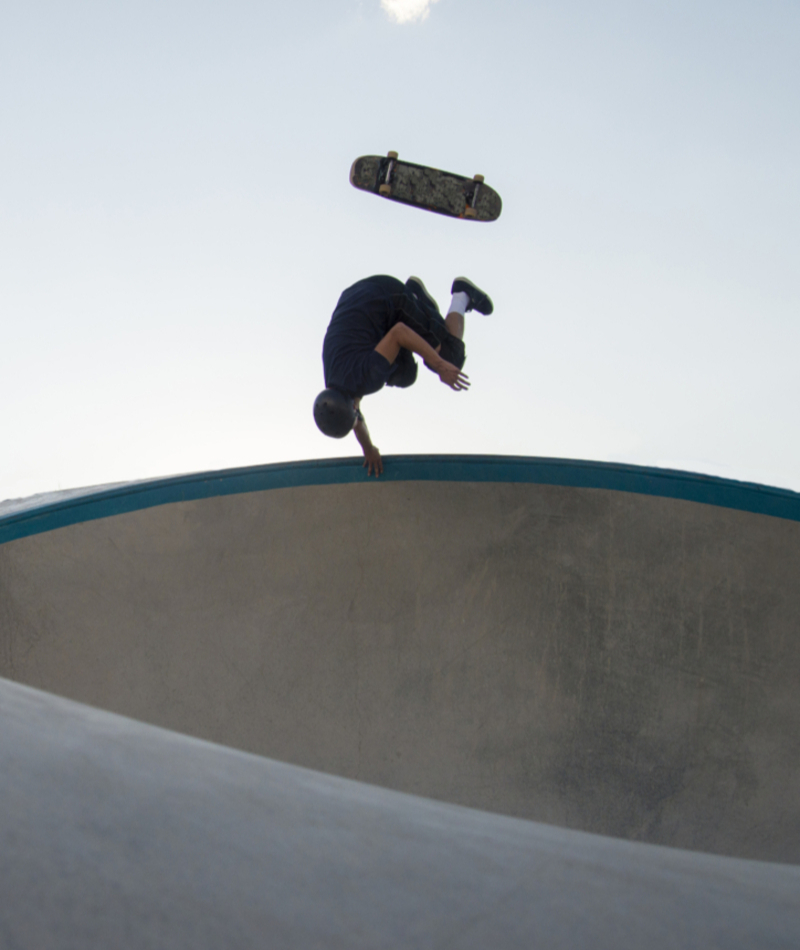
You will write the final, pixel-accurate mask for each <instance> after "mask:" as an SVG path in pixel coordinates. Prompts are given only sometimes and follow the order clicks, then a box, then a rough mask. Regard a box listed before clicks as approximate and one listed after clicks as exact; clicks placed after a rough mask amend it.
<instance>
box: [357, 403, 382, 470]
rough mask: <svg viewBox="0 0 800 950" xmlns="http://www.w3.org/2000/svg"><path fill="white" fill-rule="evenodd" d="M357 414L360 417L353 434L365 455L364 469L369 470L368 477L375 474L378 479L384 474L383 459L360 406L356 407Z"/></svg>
mask: <svg viewBox="0 0 800 950" xmlns="http://www.w3.org/2000/svg"><path fill="white" fill-rule="evenodd" d="M359 402H360V400H359ZM356 412H357V413H358V415H357V417H356V424H355V425H354V426H353V434H354V435H355V437H356V438H357V439H358V444H359V445H360V446H361V449H362V451H363V453H364V468H366V470H367V475H372V474H373V472H374V473H375V477H376V478H377V477H378V476H379V475H381V474H382V473H383V459H382V458H381V453H380V451H379V449H378V447H377V446H376V445H373V444H372V439H371V438H370V437H369V429H368V428H367V423H366V421H365V419H364V417H363V416H362V415H361V412H360V411H359V408H358V405H356Z"/></svg>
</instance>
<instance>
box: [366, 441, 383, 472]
mask: <svg viewBox="0 0 800 950" xmlns="http://www.w3.org/2000/svg"><path fill="white" fill-rule="evenodd" d="M364 468H365V469H366V470H367V476H370V475H374V476H375V478H377V477H378V476H379V475H382V474H383V459H382V458H381V453H380V452H379V451H378V448H377V446H375V445H371V446H369V448H366V449H364Z"/></svg>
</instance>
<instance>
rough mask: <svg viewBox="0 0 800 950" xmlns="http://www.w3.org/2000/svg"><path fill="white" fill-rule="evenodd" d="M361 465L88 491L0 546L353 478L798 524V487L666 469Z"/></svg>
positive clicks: (491, 460)
mask: <svg viewBox="0 0 800 950" xmlns="http://www.w3.org/2000/svg"><path fill="white" fill-rule="evenodd" d="M362 463H363V459H361V458H343V459H319V460H314V461H303V462H281V463H277V464H272V465H254V466H250V467H248V468H231V469H224V470H222V471H218V472H197V473H195V474H192V475H176V476H172V477H169V478H158V479H152V480H148V481H140V482H131V483H129V484H125V485H117V486H115V487H113V488H107V489H102V488H101V489H87V490H86V494H85V495H80V494H78V495H74V494H72V495H71V496H70V497H69V498H65V499H61V500H55V501H46V502H43V503H42V504H41V505H40V506H36V507H33V508H28V509H25V510H18V511H16V512H12V513H9V514H7V515H0V544H3V543H5V542H7V541H14V540H16V539H18V538H24V537H28V536H29V535H33V534H40V533H42V532H45V531H53V530H54V529H56V528H63V527H66V526H67V525H71V524H78V523H80V522H83V521H93V520H95V519H97V518H108V517H110V516H112V515H120V514H125V513H127V512H131V511H140V510H142V509H144V508H153V507H155V506H157V505H169V504H173V503H174V502H179V501H196V500H198V499H201V498H215V497H218V496H221V495H237V494H241V493H243V492H254V491H268V490H270V489H273V488H297V487H299V486H305V485H342V484H351V483H357V482H363V483H371V486H372V489H373V490H378V489H379V487H380V485H381V484H382V483H385V482H399V481H443V482H521V483H529V484H537V485H561V486H566V487H570V488H601V489H606V490H610V491H627V492H633V493H635V494H639V495H655V496H657V497H660V498H676V499H681V500H683V501H694V502H699V503H700V504H704V505H716V506H718V507H722V508H733V509H736V510H738V511H749V512H753V513H755V514H760V515H771V516H772V517H775V518H785V519H788V520H790V521H800V494H798V493H797V492H793V491H788V490H786V489H781V488H769V487H767V486H764V485H756V484H752V483H749V482H737V481H732V480H730V479H726V478H717V477H715V476H712V475H693V474H690V473H688V472H679V471H673V470H671V469H660V468H646V467H643V466H639V465H622V464H618V463H615V462H584V461H577V460H573V459H550V458H525V457H517V456H502V455H394V456H392V455H389V456H385V457H384V474H383V475H382V476H381V478H380V479H375V478H369V479H368V478H367V474H366V471H365V469H364V467H363V464H362Z"/></svg>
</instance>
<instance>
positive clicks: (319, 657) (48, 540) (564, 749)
mask: <svg viewBox="0 0 800 950" xmlns="http://www.w3.org/2000/svg"><path fill="white" fill-rule="evenodd" d="M467 473H468V474H469V466H468V467H467ZM359 474H360V469H359ZM798 577H800V522H798V521H794V520H791V519H787V518H776V517H768V516H764V515H761V514H755V513H752V512H746V511H736V510H731V509H728V508H724V507H719V506H714V505H710V504H697V503H695V502H691V501H686V500H682V499H676V498H665V497H658V496H653V495H645V494H638V493H634V492H630V491H616V490H609V489H597V488H579V487H564V486H557V485H547V484H535V483H520V482H516V483H505V484H504V483H498V482H493V481H484V482H469V481H461V482H455V481H446V482H445V481H438V480H429V481H426V480H421V481H408V480H405V481H394V482H393V481H385V482H383V483H380V484H375V483H374V480H373V482H372V483H367V482H366V481H365V480H363V478H361V480H360V481H359V482H356V483H352V484H317V485H301V486H299V487H294V488H283V489H274V490H268V491H253V492H244V493H241V494H234V495H228V496H222V497H208V498H202V499H197V500H193V501H186V502H174V503H171V504H161V505H158V506H157V507H150V508H145V509H140V510H136V511H131V512H128V513H125V514H120V515H117V516H115V517H107V518H101V519H98V520H92V521H85V522H81V523H77V524H74V525H70V526H67V527H64V528H61V529H59V530H54V531H45V532H43V533H39V534H35V535H32V536H29V537H23V538H19V539H17V540H14V541H10V542H7V543H6V544H3V545H0V632H1V639H0V674H2V675H4V676H7V677H9V678H11V679H14V680H17V681H20V682H24V683H27V684H29V685H32V686H36V687H39V688H42V689H45V690H48V691H52V692H54V693H58V694H61V695H64V696H68V697H71V698H73V699H76V700H79V701H81V702H86V703H90V704H92V705H96V706H99V707H101V708H104V709H108V710H112V711H115V712H118V713H121V714H124V715H128V716H132V717H134V718H136V719H141V720H144V721H148V722H151V723H155V724H158V725H161V726H164V727H166V728H170V729H175V730H179V731H182V732H186V733H190V734H192V735H195V736H199V737H202V738H205V739H208V740H211V741H215V742H220V743H223V744H226V745H231V746H235V747H237V748H240V749H244V750H248V751H251V752H255V753H258V754H261V755H266V756H270V757H273V758H278V759H283V760H285V761H288V762H292V763H295V764H299V765H303V766H306V767H310V768H315V769H321V770H323V771H327V772H331V773H334V774H337V775H342V776H346V777H349V778H354V779H359V780H362V781H367V782H371V783H375V784H380V785H384V786H387V787H390V788H394V789H397V790H401V791H407V792H412V793H416V794H421V795H426V796H430V797H434V798H438V799H442V800H446V801H449V802H454V803H458V804H463V805H468V806H471V807H476V808H483V809H488V810H492V811H496V812H502V813H505V814H509V815H514V816H518V817H524V818H530V819H535V820H539V821H545V822H549V823H553V824H557V825H561V826H564V827H570V828H575V829H581V830H586V831H592V832H597V833H602V834H609V835H615V836H619V837H625V838H629V839H634V840H642V841H649V842H652V843H659V844H667V845H671V846H677V847H685V848H695V849H700V850H704V851H710V852H717V853H722V854H730V855H737V856H740V857H750V858H759V859H764V860H776V861H788V862H795V863H796V862H798V861H800V698H799V694H798V689H797V685H798V681H799V679H800V677H799V676H798V673H799V672H800V635H799V634H798V623H799V621H798V618H799V617H800V584H798V583H797V578H798Z"/></svg>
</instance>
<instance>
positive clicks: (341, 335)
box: [322, 276, 410, 397]
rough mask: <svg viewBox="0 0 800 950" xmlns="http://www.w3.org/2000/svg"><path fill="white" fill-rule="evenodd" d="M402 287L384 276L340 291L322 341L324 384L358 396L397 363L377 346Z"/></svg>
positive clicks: (370, 389)
mask: <svg viewBox="0 0 800 950" xmlns="http://www.w3.org/2000/svg"><path fill="white" fill-rule="evenodd" d="M404 292H405V287H404V286H403V284H402V283H401V282H400V281H399V280H397V279H396V278H395V277H387V276H380V277H368V278H367V279H366V280H360V281H358V283H356V284H353V286H352V287H348V288H347V290H345V291H344V293H343V294H342V296H341V297H340V298H339V302H338V303H337V304H336V309H335V310H334V311H333V316H332V317H331V322H330V324H329V325H328V331H327V333H326V334H325V342H324V343H323V344H322V365H323V369H324V372H325V386H326V387H327V388H329V389H338V390H339V391H340V392H343V393H346V394H347V395H349V396H352V397H358V396H368V395H369V394H370V393H375V392H377V391H378V390H379V389H381V388H382V387H383V386H385V385H386V383H387V382H389V380H390V377H391V376H392V374H393V373H394V372H395V371H396V369H397V364H396V363H395V364H392V363H390V362H389V361H388V360H387V359H386V357H384V356H381V355H380V353H376V352H375V347H376V346H377V345H378V343H380V341H381V340H382V339H383V338H384V337H385V336H386V334H387V333H388V332H389V330H391V328H392V327H393V326H394V324H395V323H396V322H397V319H398V316H399V313H398V309H397V306H396V303H395V301H396V299H397V294H398V293H400V294H404ZM409 355H410V354H409Z"/></svg>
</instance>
